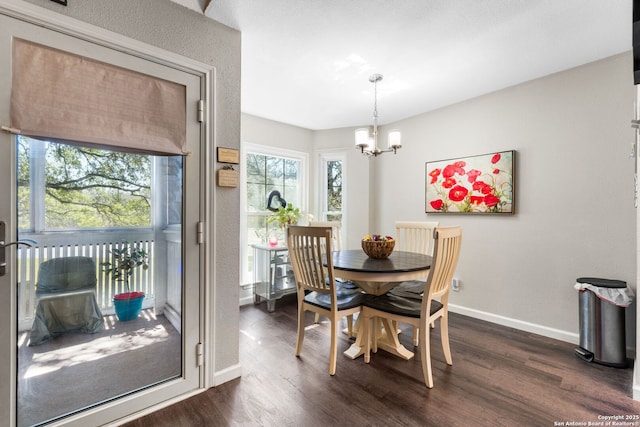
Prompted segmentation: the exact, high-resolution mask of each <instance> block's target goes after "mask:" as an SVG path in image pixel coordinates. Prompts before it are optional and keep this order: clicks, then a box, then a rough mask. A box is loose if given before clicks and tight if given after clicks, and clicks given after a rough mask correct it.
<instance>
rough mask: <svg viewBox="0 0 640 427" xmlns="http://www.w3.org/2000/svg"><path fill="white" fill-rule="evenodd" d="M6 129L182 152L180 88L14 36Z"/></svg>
mask: <svg viewBox="0 0 640 427" xmlns="http://www.w3.org/2000/svg"><path fill="white" fill-rule="evenodd" d="M12 72H13V76H12V87H11V127H12V128H14V130H16V131H17V132H18V133H20V134H22V135H27V136H31V137H35V138H41V139H49V140H57V141H62V142H64V141H69V142H72V143H76V144H82V145H93V146H98V147H101V148H110V149H113V150H118V151H128V152H140V153H149V154H160V155H175V154H187V153H186V151H185V150H186V88H185V86H183V85H180V84H177V83H174V82H170V81H166V80H162V79H159V78H156V77H152V76H149V75H146V74H142V73H138V72H135V71H131V70H127V69H124V68H120V67H116V66H113V65H110V64H106V63H103V62H99V61H95V60H92V59H89V58H85V57H82V56H78V55H74V54H70V53H68V52H64V51H61V50H57V49H53V48H50V47H47V46H43V45H39V44H36V43H32V42H29V41H25V40H20V39H14V44H13V69H12Z"/></svg>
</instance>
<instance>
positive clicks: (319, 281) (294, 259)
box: [287, 226, 335, 294]
mask: <svg viewBox="0 0 640 427" xmlns="http://www.w3.org/2000/svg"><path fill="white" fill-rule="evenodd" d="M331 240H332V232H331V227H306V226H289V227H287V244H288V247H289V257H290V258H291V264H292V266H293V272H294V275H295V277H296V285H297V286H298V292H304V291H305V290H309V291H316V292H320V293H326V294H330V293H332V289H333V283H335V277H334V272H333V260H332V259H331V251H332V245H331ZM325 259H326V260H327V267H324V265H323V262H324V260H325ZM334 294H335V292H334Z"/></svg>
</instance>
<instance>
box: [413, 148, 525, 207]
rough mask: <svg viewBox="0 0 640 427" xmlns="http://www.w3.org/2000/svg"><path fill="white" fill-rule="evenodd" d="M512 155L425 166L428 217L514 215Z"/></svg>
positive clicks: (497, 154)
mask: <svg viewBox="0 0 640 427" xmlns="http://www.w3.org/2000/svg"><path fill="white" fill-rule="evenodd" d="M514 165H515V151H513V150H511V151H500V152H494V153H489V154H483V155H480V156H472V157H463V158H460V159H451V160H439V161H436V162H427V164H426V188H427V190H426V208H425V211H426V212H427V213H508V214H512V213H513V212H514V203H513V193H514V185H513V176H514Z"/></svg>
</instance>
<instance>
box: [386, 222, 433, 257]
mask: <svg viewBox="0 0 640 427" xmlns="http://www.w3.org/2000/svg"><path fill="white" fill-rule="evenodd" d="M437 226H438V222H437V221H396V236H395V240H396V250H400V251H405V252H417V253H421V254H425V255H432V254H433V231H434V230H435V228H436V227H437Z"/></svg>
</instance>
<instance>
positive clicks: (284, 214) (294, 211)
mask: <svg viewBox="0 0 640 427" xmlns="http://www.w3.org/2000/svg"><path fill="white" fill-rule="evenodd" d="M303 217H304V218H311V215H307V214H304V213H302V212H301V211H300V209H299V208H296V207H294V206H293V205H292V204H291V203H287V204H286V206H279V207H278V210H276V211H274V212H273V213H272V214H271V216H269V217H268V218H267V224H271V223H272V222H277V223H278V227H279V228H280V230H284V228H285V227H286V226H287V225H295V224H297V223H298V221H299V220H300V219H301V218H303ZM278 234H280V236H278V235H272V236H269V245H270V246H275V245H277V244H278V238H280V239H283V238H284V236H282V232H280V233H278Z"/></svg>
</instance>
